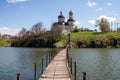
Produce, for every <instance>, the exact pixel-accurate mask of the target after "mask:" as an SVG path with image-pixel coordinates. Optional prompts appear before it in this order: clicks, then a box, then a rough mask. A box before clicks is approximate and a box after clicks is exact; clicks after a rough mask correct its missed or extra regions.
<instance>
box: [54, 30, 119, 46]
mask: <svg viewBox="0 0 120 80" xmlns="http://www.w3.org/2000/svg"><path fill="white" fill-rule="evenodd" d="M110 39H120V32H107V33H103V32H88V31H86V32H71V42H72V43H73V44H75V45H76V44H77V42H82V43H84V44H85V45H88V44H89V43H90V42H91V41H97V42H96V44H97V43H98V42H102V43H103V44H106V43H107V42H108V43H109V40H110ZM66 42H67V37H66V38H65V37H63V38H62V39H61V40H60V41H59V42H57V43H56V45H66Z"/></svg>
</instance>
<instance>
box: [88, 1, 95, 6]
mask: <svg viewBox="0 0 120 80" xmlns="http://www.w3.org/2000/svg"><path fill="white" fill-rule="evenodd" d="M87 5H88V6H89V7H94V6H96V2H92V1H88V3H87Z"/></svg>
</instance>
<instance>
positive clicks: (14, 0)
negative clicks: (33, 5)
mask: <svg viewBox="0 0 120 80" xmlns="http://www.w3.org/2000/svg"><path fill="white" fill-rule="evenodd" d="M25 1H27V0H7V2H8V3H18V2H25Z"/></svg>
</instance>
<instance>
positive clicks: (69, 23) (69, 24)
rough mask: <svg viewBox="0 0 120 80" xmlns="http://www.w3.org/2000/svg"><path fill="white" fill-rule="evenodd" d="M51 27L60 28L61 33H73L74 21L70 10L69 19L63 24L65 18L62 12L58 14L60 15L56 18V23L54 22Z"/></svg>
mask: <svg viewBox="0 0 120 80" xmlns="http://www.w3.org/2000/svg"><path fill="white" fill-rule="evenodd" d="M53 25H58V26H60V27H61V28H62V29H63V31H68V32H70V31H73V30H74V28H75V26H76V25H75V20H74V18H73V12H72V11H71V10H70V12H69V19H68V20H67V21H66V22H65V17H64V15H63V14H62V11H61V12H60V15H59V16H58V22H55V23H54V24H53Z"/></svg>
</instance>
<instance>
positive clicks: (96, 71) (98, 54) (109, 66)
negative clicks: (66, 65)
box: [70, 49, 120, 80]
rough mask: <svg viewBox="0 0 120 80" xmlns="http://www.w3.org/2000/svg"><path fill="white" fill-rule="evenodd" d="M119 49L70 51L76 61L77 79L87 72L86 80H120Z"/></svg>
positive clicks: (80, 78) (79, 79) (80, 79)
mask: <svg viewBox="0 0 120 80" xmlns="http://www.w3.org/2000/svg"><path fill="white" fill-rule="evenodd" d="M119 52H120V49H72V50H71V51H70V56H71V57H72V58H73V61H77V69H78V70H77V79H78V80H82V72H87V80H120V76H119V75H120V59H119V58H120V53H119Z"/></svg>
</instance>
